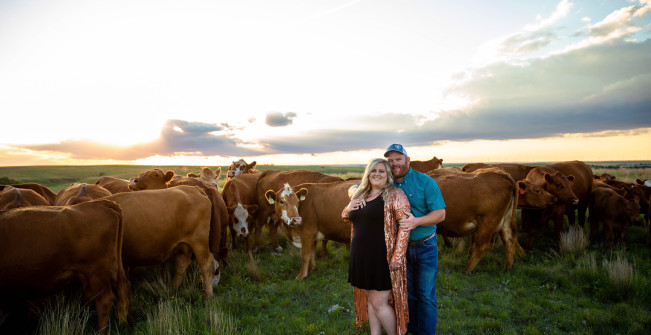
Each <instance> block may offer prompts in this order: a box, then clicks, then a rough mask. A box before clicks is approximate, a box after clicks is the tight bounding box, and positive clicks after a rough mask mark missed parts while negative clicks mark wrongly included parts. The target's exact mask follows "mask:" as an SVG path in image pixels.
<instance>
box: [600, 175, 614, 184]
mask: <svg viewBox="0 0 651 335" xmlns="http://www.w3.org/2000/svg"><path fill="white" fill-rule="evenodd" d="M616 179H617V177H615V176H613V175H611V174H609V173H602V174H601V175H600V176H599V180H601V181H603V182H604V183H606V184H610V183H611V182H613V181H615V180H616Z"/></svg>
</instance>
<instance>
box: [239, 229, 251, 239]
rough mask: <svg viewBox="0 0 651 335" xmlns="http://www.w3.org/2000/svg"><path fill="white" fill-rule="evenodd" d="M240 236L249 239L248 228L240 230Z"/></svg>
mask: <svg viewBox="0 0 651 335" xmlns="http://www.w3.org/2000/svg"><path fill="white" fill-rule="evenodd" d="M240 235H242V237H247V236H248V235H249V232H248V230H247V229H246V228H244V227H242V228H241V229H240Z"/></svg>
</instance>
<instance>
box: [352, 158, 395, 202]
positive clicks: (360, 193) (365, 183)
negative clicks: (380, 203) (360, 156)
mask: <svg viewBox="0 0 651 335" xmlns="http://www.w3.org/2000/svg"><path fill="white" fill-rule="evenodd" d="M378 164H384V167H385V168H386V170H387V183H386V185H384V186H382V199H384V201H386V200H387V199H388V197H389V194H390V192H391V189H392V188H393V180H394V179H393V174H392V173H391V166H389V162H388V161H387V160H386V159H384V158H374V159H371V160H370V161H369V162H368V164H367V165H366V169H365V170H364V176H362V182H361V183H360V184H359V187H358V188H357V190H355V193H353V197H352V199H359V198H366V197H367V196H368V195H369V194H370V193H371V183H370V182H369V180H368V178H369V175H370V174H371V171H372V170H373V169H374V168H375V166H376V165H378Z"/></svg>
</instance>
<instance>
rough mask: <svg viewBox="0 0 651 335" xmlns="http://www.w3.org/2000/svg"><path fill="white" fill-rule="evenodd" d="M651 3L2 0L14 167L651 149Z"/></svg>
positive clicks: (614, 156) (617, 156)
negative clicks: (389, 150)
mask: <svg viewBox="0 0 651 335" xmlns="http://www.w3.org/2000/svg"><path fill="white" fill-rule="evenodd" d="M650 37H651V0H635V1H626V0H623V1H611V0H581V1H578V0H576V1H575V0H572V1H566V0H562V1H559V0H556V1H521V0H491V1H468V0H457V1H432V0H422V1H385V0H356V1H351V0H341V1H339V0H318V1H311V0H275V1H268V0H243V1H219V0H211V1H208V0H206V1H198V0H183V1H157V0H156V1H155V0H151V1H144V0H125V1H120V0H117V1H94V0H76V1H73V0H3V1H0V111H1V115H2V125H3V127H2V130H1V131H0V166H16V165H44V164H54V165H62V164H151V165H204V166H212V165H228V164H230V163H231V161H233V160H237V159H239V158H244V159H245V160H247V161H252V160H256V161H257V162H258V164H277V165H284V164H299V165H302V164H306V165H311V164H365V163H366V162H367V161H368V160H369V159H370V158H373V157H378V156H382V154H383V153H384V149H385V148H386V147H387V146H388V145H389V144H391V143H402V144H403V145H404V146H405V147H406V148H407V150H408V152H409V155H410V156H411V158H412V159H417V160H426V159H430V158H431V157H432V156H437V157H439V158H443V159H444V163H445V162H447V163H463V162H523V163H526V162H552V161H563V160H574V159H578V160H584V161H606V160H651V38H650Z"/></svg>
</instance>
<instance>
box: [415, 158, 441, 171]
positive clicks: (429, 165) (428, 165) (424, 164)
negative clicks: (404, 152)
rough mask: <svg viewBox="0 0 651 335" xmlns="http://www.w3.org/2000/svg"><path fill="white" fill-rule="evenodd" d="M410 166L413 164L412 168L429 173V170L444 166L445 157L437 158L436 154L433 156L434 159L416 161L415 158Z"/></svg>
mask: <svg viewBox="0 0 651 335" xmlns="http://www.w3.org/2000/svg"><path fill="white" fill-rule="evenodd" d="M409 166H411V168H412V169H414V170H416V171H420V172H422V173H427V172H428V171H431V170H434V169H438V168H440V167H443V158H441V159H438V158H436V156H434V157H432V159H430V160H428V161H415V160H412V161H411V163H409Z"/></svg>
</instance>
